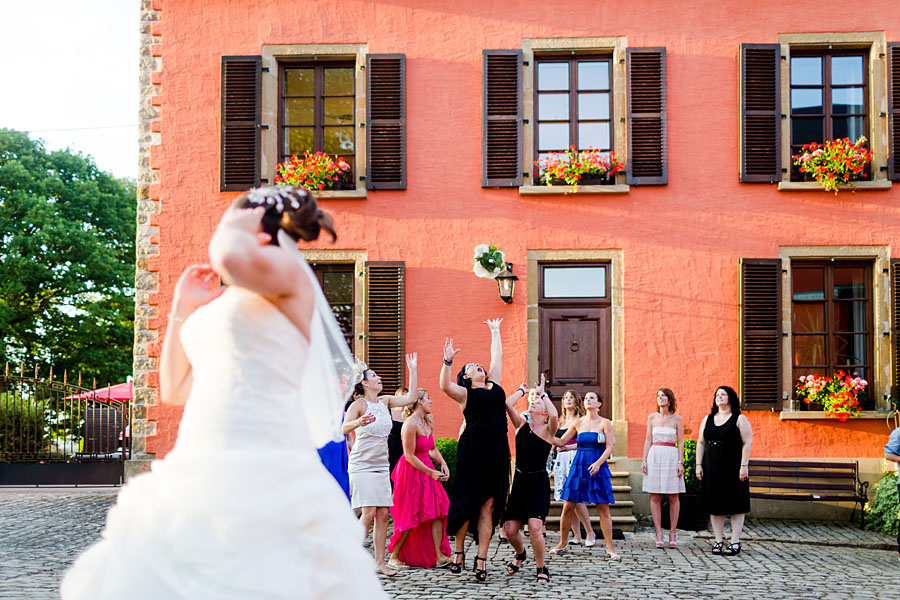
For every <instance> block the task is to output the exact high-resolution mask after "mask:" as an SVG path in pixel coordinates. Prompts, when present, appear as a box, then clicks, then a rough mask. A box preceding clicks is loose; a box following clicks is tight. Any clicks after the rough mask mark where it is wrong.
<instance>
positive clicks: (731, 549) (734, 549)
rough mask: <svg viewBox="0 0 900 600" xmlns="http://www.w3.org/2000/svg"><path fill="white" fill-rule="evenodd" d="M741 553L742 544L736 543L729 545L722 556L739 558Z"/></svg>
mask: <svg viewBox="0 0 900 600" xmlns="http://www.w3.org/2000/svg"><path fill="white" fill-rule="evenodd" d="M740 553H741V543H740V542H734V543H733V544H728V547H727V548H725V549H724V550H722V554H724V555H725V556H737V555H738V554H740Z"/></svg>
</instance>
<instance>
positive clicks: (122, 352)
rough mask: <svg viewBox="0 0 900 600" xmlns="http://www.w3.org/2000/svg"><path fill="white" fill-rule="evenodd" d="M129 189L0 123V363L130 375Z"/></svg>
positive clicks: (110, 377) (86, 161) (76, 157)
mask: <svg viewBox="0 0 900 600" xmlns="http://www.w3.org/2000/svg"><path fill="white" fill-rule="evenodd" d="M135 205H136V202H135V185H134V183H133V182H130V181H125V180H120V179H116V178H115V177H113V176H112V175H111V174H109V173H105V172H103V171H100V170H99V169H98V168H97V166H96V165H95V164H94V162H93V160H92V159H91V158H90V157H85V156H83V155H81V154H80V153H73V152H70V151H52V152H48V151H47V150H46V149H45V148H44V147H43V144H42V143H41V142H40V141H35V140H32V139H30V138H29V137H28V135H27V134H25V133H20V132H15V131H10V130H6V129H0V361H4V362H5V361H9V362H10V363H11V364H15V365H19V364H24V365H26V371H28V372H30V371H33V369H34V366H39V367H40V368H41V371H42V372H43V373H45V374H46V372H47V368H48V367H49V366H51V365H52V366H53V368H54V373H55V374H56V375H58V376H59V377H61V376H62V372H63V369H66V370H68V372H69V374H70V380H71V379H72V378H74V377H75V376H76V375H75V374H77V373H79V372H80V373H82V374H83V376H84V377H85V378H86V381H91V380H92V379H93V378H94V377H96V379H97V384H98V385H105V384H106V383H107V382H113V383H115V382H119V381H124V379H125V377H126V376H127V375H130V374H131V356H132V342H133V338H134V262H135V261H134V258H135V256H134V252H135V249H134V239H135Z"/></svg>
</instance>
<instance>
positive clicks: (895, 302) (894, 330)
mask: <svg viewBox="0 0 900 600" xmlns="http://www.w3.org/2000/svg"><path fill="white" fill-rule="evenodd" d="M891 350H892V351H893V357H892V360H891V371H892V375H893V376H892V377H891V396H892V397H894V398H900V258H892V259H891Z"/></svg>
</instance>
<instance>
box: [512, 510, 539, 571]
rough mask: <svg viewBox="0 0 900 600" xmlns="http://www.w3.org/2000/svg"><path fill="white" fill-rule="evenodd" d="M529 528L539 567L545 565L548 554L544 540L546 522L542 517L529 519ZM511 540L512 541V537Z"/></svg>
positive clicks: (535, 558) (535, 560) (535, 559)
mask: <svg viewBox="0 0 900 600" xmlns="http://www.w3.org/2000/svg"><path fill="white" fill-rule="evenodd" d="M528 529H529V530H531V549H532V551H533V552H534V562H535V563H536V564H537V566H538V567H543V566H544V559H545V558H546V555H547V544H546V542H545V541H544V534H543V531H544V522H543V520H542V519H528ZM510 541H512V540H511V539H510Z"/></svg>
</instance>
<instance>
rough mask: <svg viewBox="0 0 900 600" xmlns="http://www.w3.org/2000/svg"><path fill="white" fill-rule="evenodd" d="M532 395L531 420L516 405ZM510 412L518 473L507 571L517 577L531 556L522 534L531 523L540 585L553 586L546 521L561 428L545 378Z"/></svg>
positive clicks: (507, 522) (509, 506)
mask: <svg viewBox="0 0 900 600" xmlns="http://www.w3.org/2000/svg"><path fill="white" fill-rule="evenodd" d="M526 393H527V394H528V421H526V420H525V419H523V418H522V416H521V415H520V414H519V412H518V411H517V410H516V406H515V405H516V402H517V401H518V400H519V399H520V398H521V397H522V396H524V395H525V394H526ZM506 412H507V414H509V418H510V420H511V421H512V423H513V427H515V428H516V474H515V477H514V478H513V486H512V492H511V493H510V494H509V500H507V502H506V512H504V513H503V521H504V523H503V530H504V531H505V532H506V537H507V539H508V540H509V543H510V544H511V545H512V547H513V549H514V550H515V551H516V557H515V560H514V561H512V562H510V563H509V564H508V565H506V572H507V573H508V574H509V575H515V574H516V573H518V572H519V569H520V568H521V567H522V563H523V562H524V561H525V558H526V557H527V554H526V552H525V543H524V542H523V541H522V536H521V535H519V529H520V528H521V527H522V522H523V521H525V522H527V523H528V531H529V532H530V536H529V537H531V548H532V550H533V552H534V561H535V564H536V565H537V580H538V583H542V584H547V583H550V571H548V570H547V567H546V566H545V565H544V558H545V557H546V551H547V547H546V544H545V542H544V520H545V519H546V518H547V513H548V512H550V492H551V490H550V476H549V475H548V474H547V457H548V456H550V449H551V448H552V446H553V444H552V440H553V436H554V433H555V432H556V428H557V427H558V425H559V416H558V415H557V413H556V407H555V406H553V403H552V402H550V397H549V396H547V394H546V393H545V392H544V376H543V375H541V383H540V385H538V386H537V387H535V388H534V389H532V390H531V391H528V390H526V389H525V384H522V387H521V388H520V389H518V390H516V392H515V393H514V394H513V395H512V396H510V397H509V398H507V400H506Z"/></svg>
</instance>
